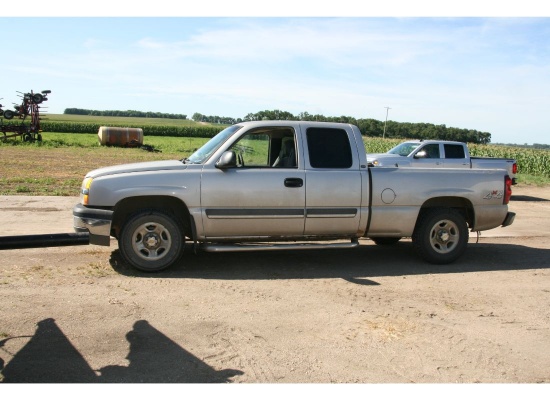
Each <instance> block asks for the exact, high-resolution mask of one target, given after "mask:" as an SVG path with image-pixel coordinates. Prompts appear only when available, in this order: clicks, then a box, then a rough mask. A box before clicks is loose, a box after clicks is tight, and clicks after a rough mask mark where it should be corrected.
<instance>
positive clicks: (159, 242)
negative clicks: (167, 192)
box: [118, 210, 185, 272]
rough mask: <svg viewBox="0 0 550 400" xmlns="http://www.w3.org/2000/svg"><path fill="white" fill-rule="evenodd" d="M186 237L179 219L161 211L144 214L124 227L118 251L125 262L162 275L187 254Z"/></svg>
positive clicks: (129, 220) (142, 212)
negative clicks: (184, 252)
mask: <svg viewBox="0 0 550 400" xmlns="http://www.w3.org/2000/svg"><path fill="white" fill-rule="evenodd" d="M184 244H185V236H184V235H183V233H182V229H181V224H180V223H179V222H178V221H177V219H176V218H175V217H174V216H172V215H170V214H166V213H164V212H162V211H159V210H141V211H139V212H137V213H135V214H133V215H132V216H131V217H130V218H129V219H128V221H127V222H126V223H125V224H124V226H123V227H122V230H121V232H120V235H119V238H118V248H119V250H120V253H121V255H122V258H123V259H124V261H126V262H127V263H128V264H130V265H131V266H133V267H135V268H137V269H139V270H141V271H145V272H158V271H162V270H163V269H166V268H168V267H170V266H171V265H173V264H174V263H176V262H177V261H178V260H179V259H180V258H181V256H182V254H183V249H184Z"/></svg>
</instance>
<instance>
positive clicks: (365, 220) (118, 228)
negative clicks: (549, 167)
mask: <svg viewBox="0 0 550 400" xmlns="http://www.w3.org/2000/svg"><path fill="white" fill-rule="evenodd" d="M511 185H512V181H511V179H510V177H509V176H508V175H507V174H506V171H504V170H482V169H478V170H474V169H458V168H457V169H444V170H441V169H416V168H403V169H401V168H395V167H388V168H370V167H368V165H367V154H366V152H365V146H364V144H363V139H362V137H361V133H360V132H359V129H358V128H357V127H356V126H353V125H348V124H337V123H320V122H318V123H315V122H296V121H261V122H245V123H240V124H236V125H233V126H230V127H228V128H226V129H224V130H223V131H221V132H220V133H219V134H218V135H217V136H215V137H214V138H212V139H211V140H210V141H208V142H207V143H206V144H205V145H204V146H202V147H201V148H200V149H198V150H197V151H196V152H195V153H193V154H192V155H191V156H190V157H189V158H186V159H183V160H179V161H178V160H174V161H159V162H146V163H137V164H128V165H120V166H113V167H107V168H101V169H97V170H94V171H91V172H89V173H88V174H87V175H86V177H85V178H84V180H83V183H82V189H81V196H80V198H81V200H80V203H79V204H77V205H76V206H75V207H74V209H73V217H74V227H75V230H76V231H77V232H89V234H90V243H91V244H96V245H107V246H108V245H109V244H110V237H111V236H112V237H114V238H116V239H118V247H119V250H120V254H121V255H122V257H123V259H124V260H125V261H126V262H127V263H129V264H130V265H132V266H134V267H135V268H137V269H140V270H143V271H160V270H163V269H165V268H167V267H169V266H170V265H173V264H174V263H176V262H178V261H179V260H180V258H181V256H182V255H183V250H184V247H185V246H184V244H185V242H186V241H189V242H192V243H193V246H194V248H195V250H198V249H201V250H204V251H213V252H221V251H247V250H248V251H250V250H252V251H261V250H275V249H296V250H297V249H308V248H351V247H355V246H358V244H359V242H358V239H359V238H363V237H366V238H370V239H372V240H373V241H374V242H375V243H377V244H392V243H396V242H397V241H399V240H400V239H401V238H403V237H410V238H412V245H413V247H414V248H415V249H416V251H417V253H418V254H419V256H420V257H422V258H423V259H425V260H426V261H428V262H431V263H435V264H445V263H450V262H453V261H454V260H456V259H457V258H458V257H460V256H461V255H462V254H463V253H464V251H465V249H466V246H467V243H468V231H469V230H471V231H473V232H476V231H483V230H488V229H492V228H495V227H498V226H508V225H510V224H512V222H513V220H514V217H515V214H514V213H511V212H509V211H508V206H507V204H508V201H509V199H510V196H511V193H512V191H511Z"/></svg>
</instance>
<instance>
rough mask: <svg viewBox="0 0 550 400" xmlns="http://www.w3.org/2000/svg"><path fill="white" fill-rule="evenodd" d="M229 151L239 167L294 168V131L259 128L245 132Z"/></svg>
mask: <svg viewBox="0 0 550 400" xmlns="http://www.w3.org/2000/svg"><path fill="white" fill-rule="evenodd" d="M230 150H232V151H234V152H235V154H236V155H237V165H238V166H239V167H252V168H253V167H257V168H296V167H297V165H298V162H297V154H296V139H295V134H294V130H293V129H291V128H286V127H282V128H281V127H274V128H261V129H258V130H255V131H251V132H247V133H246V134H245V135H243V137H242V138H240V139H239V140H238V141H237V142H236V143H235V144H233V145H232V146H231V148H230Z"/></svg>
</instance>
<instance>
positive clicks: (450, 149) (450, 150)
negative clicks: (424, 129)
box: [443, 144, 466, 158]
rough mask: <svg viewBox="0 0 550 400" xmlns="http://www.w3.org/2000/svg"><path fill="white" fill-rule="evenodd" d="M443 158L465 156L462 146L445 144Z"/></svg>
mask: <svg viewBox="0 0 550 400" xmlns="http://www.w3.org/2000/svg"><path fill="white" fill-rule="evenodd" d="M443 147H444V148H445V158H466V155H465V154H464V146H461V145H458V144H445V145H443Z"/></svg>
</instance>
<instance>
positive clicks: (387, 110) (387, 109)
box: [382, 107, 391, 139]
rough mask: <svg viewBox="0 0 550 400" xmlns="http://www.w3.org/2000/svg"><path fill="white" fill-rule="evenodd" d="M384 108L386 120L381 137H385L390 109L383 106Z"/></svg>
mask: <svg viewBox="0 0 550 400" xmlns="http://www.w3.org/2000/svg"><path fill="white" fill-rule="evenodd" d="M384 108H385V109H386V121H385V122H384V133H383V134H382V139H385V138H386V124H387V123H388V112H389V111H390V110H391V108H389V107H384Z"/></svg>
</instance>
